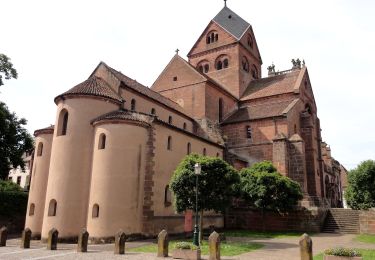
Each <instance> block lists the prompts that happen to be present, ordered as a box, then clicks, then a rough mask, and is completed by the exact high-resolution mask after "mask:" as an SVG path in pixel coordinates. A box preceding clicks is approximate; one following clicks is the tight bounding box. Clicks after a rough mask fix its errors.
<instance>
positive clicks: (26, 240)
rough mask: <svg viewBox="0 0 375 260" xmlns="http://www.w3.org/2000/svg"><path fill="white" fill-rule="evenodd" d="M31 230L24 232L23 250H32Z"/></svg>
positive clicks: (27, 229)
mask: <svg viewBox="0 0 375 260" xmlns="http://www.w3.org/2000/svg"><path fill="white" fill-rule="evenodd" d="M30 240H31V230H30V228H26V229H25V230H23V231H22V238H21V246H20V247H21V248H30Z"/></svg>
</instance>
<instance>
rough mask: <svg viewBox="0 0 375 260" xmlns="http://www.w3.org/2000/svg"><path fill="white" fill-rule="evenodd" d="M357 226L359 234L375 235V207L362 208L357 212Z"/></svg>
mask: <svg viewBox="0 0 375 260" xmlns="http://www.w3.org/2000/svg"><path fill="white" fill-rule="evenodd" d="M359 228H360V233H361V234H371V235H375V209H374V208H373V209H370V210H366V211H365V210H362V211H361V213H360V214H359Z"/></svg>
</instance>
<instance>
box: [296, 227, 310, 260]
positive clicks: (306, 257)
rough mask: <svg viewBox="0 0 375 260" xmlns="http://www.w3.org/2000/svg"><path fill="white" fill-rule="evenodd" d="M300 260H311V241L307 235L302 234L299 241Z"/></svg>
mask: <svg viewBox="0 0 375 260" xmlns="http://www.w3.org/2000/svg"><path fill="white" fill-rule="evenodd" d="M299 248H300V252H301V260H313V252H312V240H311V238H310V237H309V235H308V234H306V233H305V234H303V235H302V236H301V238H300V239H299Z"/></svg>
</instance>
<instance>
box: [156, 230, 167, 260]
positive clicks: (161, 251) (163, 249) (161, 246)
mask: <svg viewBox="0 0 375 260" xmlns="http://www.w3.org/2000/svg"><path fill="white" fill-rule="evenodd" d="M168 245H169V240H168V233H167V231H165V230H164V229H163V230H162V231H160V233H159V235H158V257H168Z"/></svg>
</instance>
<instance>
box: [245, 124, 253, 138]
mask: <svg viewBox="0 0 375 260" xmlns="http://www.w3.org/2000/svg"><path fill="white" fill-rule="evenodd" d="M246 137H247V138H248V139H251V137H252V133H251V127H250V126H249V125H247V126H246Z"/></svg>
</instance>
